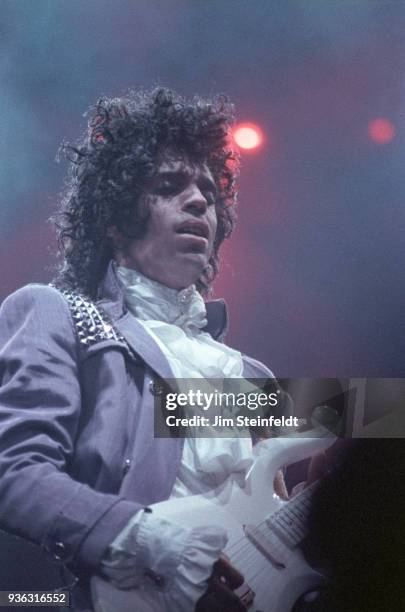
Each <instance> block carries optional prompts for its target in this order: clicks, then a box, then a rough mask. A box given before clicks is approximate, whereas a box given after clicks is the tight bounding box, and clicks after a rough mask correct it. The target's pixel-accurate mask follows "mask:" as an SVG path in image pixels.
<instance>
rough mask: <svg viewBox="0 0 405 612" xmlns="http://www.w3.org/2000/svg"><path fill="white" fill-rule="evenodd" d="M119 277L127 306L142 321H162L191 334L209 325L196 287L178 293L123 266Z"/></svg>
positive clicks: (120, 267)
mask: <svg viewBox="0 0 405 612" xmlns="http://www.w3.org/2000/svg"><path fill="white" fill-rule="evenodd" d="M117 278H118V281H119V283H120V285H121V286H122V288H123V291H124V299H125V303H126V304H127V306H128V308H129V310H130V311H131V312H132V313H133V314H134V315H135V316H136V317H138V318H139V319H143V320H145V321H150V320H155V321H163V322H165V323H170V324H172V325H177V326H179V327H181V328H182V329H183V330H184V331H185V332H188V333H193V332H194V333H196V332H198V331H199V330H200V329H203V328H204V327H205V326H206V325H207V312H206V308H205V303H204V300H203V299H202V297H201V295H200V294H199V292H198V291H197V289H196V287H195V285H190V286H189V287H186V288H185V289H181V290H180V291H178V290H177V289H171V288H170V287H166V285H162V284H161V283H159V282H157V281H154V280H152V279H150V278H147V277H146V276H144V275H143V274H141V273H140V272H138V271H137V270H133V269H131V268H125V267H124V266H118V267H117Z"/></svg>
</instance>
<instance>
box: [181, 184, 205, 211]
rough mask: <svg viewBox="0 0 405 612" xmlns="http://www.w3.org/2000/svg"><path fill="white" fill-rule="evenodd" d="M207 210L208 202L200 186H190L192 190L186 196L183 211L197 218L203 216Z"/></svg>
mask: <svg viewBox="0 0 405 612" xmlns="http://www.w3.org/2000/svg"><path fill="white" fill-rule="evenodd" d="M207 208H208V202H207V200H206V198H205V196H204V195H203V193H202V192H201V191H200V189H199V187H198V185H196V184H193V185H190V188H189V189H188V190H187V193H186V194H185V199H184V203H183V210H185V211H186V212H189V213H191V214H193V215H195V216H202V215H204V214H205V213H206V212H207Z"/></svg>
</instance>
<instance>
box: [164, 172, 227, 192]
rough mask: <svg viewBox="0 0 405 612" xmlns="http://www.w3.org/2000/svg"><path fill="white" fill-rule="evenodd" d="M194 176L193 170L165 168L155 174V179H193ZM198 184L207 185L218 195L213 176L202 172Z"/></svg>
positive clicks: (207, 187) (206, 186)
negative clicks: (210, 176)
mask: <svg viewBox="0 0 405 612" xmlns="http://www.w3.org/2000/svg"><path fill="white" fill-rule="evenodd" d="M192 176H193V173H192V172H188V171H187V170H181V169H179V170H163V171H158V172H157V173H156V174H155V178H154V180H155V181H156V180H159V179H165V178H167V179H173V178H175V179H179V180H183V179H191V178H192ZM197 184H199V185H203V187H205V188H206V189H210V190H211V191H212V192H213V193H214V194H215V195H218V188H217V186H216V184H215V181H214V180H213V179H211V178H209V177H208V176H207V175H205V174H200V176H199V178H198V180H197Z"/></svg>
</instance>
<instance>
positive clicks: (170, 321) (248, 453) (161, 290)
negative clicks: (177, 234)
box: [117, 266, 253, 497]
mask: <svg viewBox="0 0 405 612" xmlns="http://www.w3.org/2000/svg"><path fill="white" fill-rule="evenodd" d="M117 277H118V280H119V282H120V284H121V286H122V288H123V291H124V299H125V303H126V305H127V307H128V309H129V310H130V312H132V314H133V315H134V316H135V317H136V318H137V319H138V321H139V322H140V323H141V324H142V325H143V326H144V328H145V329H146V331H147V332H148V333H149V334H150V335H151V336H152V338H153V339H154V340H155V342H157V344H158V345H159V347H160V349H161V350H162V352H163V354H164V355H165V357H166V359H167V360H168V362H169V365H170V368H171V370H172V372H173V377H174V378H176V379H177V381H178V383H179V384H181V380H182V379H189V378H204V379H210V378H213V379H222V378H241V377H242V376H243V361H242V356H241V354H240V352H239V351H236V350H234V349H232V348H230V347H228V346H226V345H225V344H222V343H220V342H217V341H216V340H214V339H213V338H212V337H211V336H210V334H209V333H207V332H204V331H202V330H203V328H204V327H205V326H206V325H207V313H206V308H205V303H204V300H203V299H202V297H201V295H200V294H199V292H198V291H197V290H196V288H195V286H194V285H191V286H190V287H187V288H186V289H182V290H181V291H177V290H176V289H171V288H169V287H166V286H165V285H162V284H161V283H158V282H156V281H153V280H151V279H149V278H146V277H145V276H143V275H142V274H140V273H139V272H137V271H135V270H131V269H129V268H124V267H123V266H120V267H118V269H117ZM194 433H195V434H198V430H197V429H196V428H194ZM201 433H203V434H204V435H207V428H206V427H204V431H202V432H201ZM252 462H253V456H252V441H251V438H250V437H240V432H239V431H238V430H236V429H235V435H234V436H233V437H228V438H215V437H208V438H207V437H206V438H199V437H186V438H185V440H184V448H183V455H182V460H181V465H180V470H179V473H178V475H177V478H176V481H175V484H174V487H173V490H172V493H171V497H180V496H184V495H196V494H198V493H203V492H205V491H207V490H208V489H212V488H216V487H218V486H219V485H220V484H221V483H222V482H224V480H226V479H227V478H228V477H229V476H230V474H231V473H233V472H242V473H244V474H245V473H246V471H247V470H248V469H249V468H250V466H251V465H252Z"/></svg>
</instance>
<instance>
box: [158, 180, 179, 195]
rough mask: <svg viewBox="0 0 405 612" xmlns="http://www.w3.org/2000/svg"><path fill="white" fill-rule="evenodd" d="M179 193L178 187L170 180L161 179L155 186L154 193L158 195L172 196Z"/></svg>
mask: <svg viewBox="0 0 405 612" xmlns="http://www.w3.org/2000/svg"><path fill="white" fill-rule="evenodd" d="M178 191H179V185H178V184H177V182H176V181H173V180H171V179H162V180H161V181H159V183H158V184H157V185H156V187H155V189H154V192H155V193H156V194H158V195H163V196H164V195H167V196H168V195H173V194H175V193H177V192H178Z"/></svg>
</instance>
